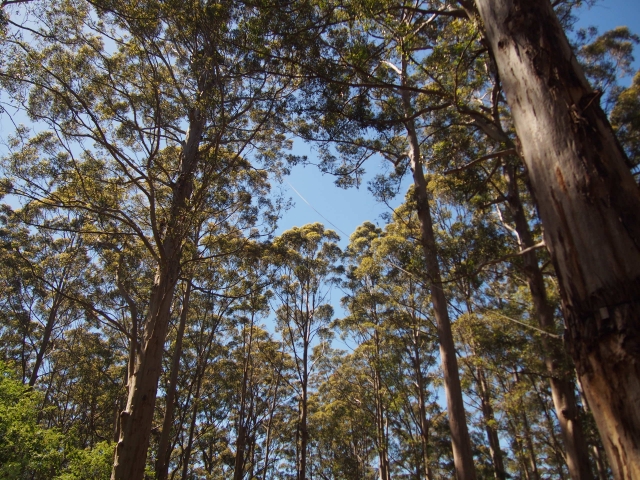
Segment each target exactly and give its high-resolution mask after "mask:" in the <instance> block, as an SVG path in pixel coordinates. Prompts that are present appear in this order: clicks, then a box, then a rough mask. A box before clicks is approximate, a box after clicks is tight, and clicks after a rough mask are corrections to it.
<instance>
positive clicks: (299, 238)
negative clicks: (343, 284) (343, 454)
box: [273, 223, 341, 480]
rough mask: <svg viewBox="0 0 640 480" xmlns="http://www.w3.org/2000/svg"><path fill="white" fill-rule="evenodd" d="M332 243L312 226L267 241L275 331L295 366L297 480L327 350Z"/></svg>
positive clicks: (332, 237) (332, 236)
mask: <svg viewBox="0 0 640 480" xmlns="http://www.w3.org/2000/svg"><path fill="white" fill-rule="evenodd" d="M338 240H339V237H338V235H337V234H336V233H335V232H334V231H332V230H325V228H324V226H323V225H322V224H320V223H313V224H309V225H305V226H303V227H300V228H298V227H294V228H293V229H291V230H287V231H286V232H284V233H283V234H282V235H280V236H278V237H276V238H275V239H274V241H273V249H274V250H273V251H274V254H275V255H274V257H275V258H274V260H275V262H274V268H275V269H276V272H277V279H276V282H275V289H274V294H275V296H276V299H277V301H278V304H279V306H278V308H277V311H276V317H277V323H278V329H279V330H280V331H281V332H282V339H283V342H284V343H285V344H286V346H287V349H288V350H289V351H290V352H291V356H292V357H293V360H294V362H295V374H296V390H297V394H298V408H299V418H298V421H297V426H296V437H295V438H296V460H297V461H296V467H297V477H296V478H297V479H298V480H305V479H306V478H307V453H308V445H309V429H308V417H309V393H310V392H309V388H310V380H311V375H312V373H313V370H314V367H315V365H316V364H317V362H318V360H320V359H321V358H322V352H323V350H324V349H326V348H328V347H327V345H326V342H327V334H328V331H327V326H328V324H329V321H330V320H331V317H332V315H333V308H332V307H331V305H329V304H328V303H327V298H328V295H329V290H328V285H329V284H330V282H331V281H332V276H333V275H334V274H335V273H336V271H337V266H336V262H337V260H338V259H339V258H340V256H341V251H340V248H339V247H338V245H337V244H336V242H337V241H338ZM316 342H318V343H316Z"/></svg>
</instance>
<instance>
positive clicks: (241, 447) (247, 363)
mask: <svg viewBox="0 0 640 480" xmlns="http://www.w3.org/2000/svg"><path fill="white" fill-rule="evenodd" d="M253 318H254V317H253V316H252V317H251V323H250V325H249V340H248V342H247V337H246V334H245V333H244V332H243V335H242V338H243V341H244V342H245V347H246V349H247V350H246V352H245V355H244V364H243V366H242V384H241V387H240V411H239V412H238V432H237V438H236V457H235V462H234V469H233V479H234V480H242V478H243V477H244V465H245V463H246V453H245V452H246V448H247V427H246V425H247V423H246V420H245V417H246V416H247V415H246V410H247V384H248V383H249V381H250V377H251V375H250V373H251V372H250V369H251V368H252V364H251V349H252V346H253ZM244 330H245V331H246V327H244ZM250 478H251V477H250Z"/></svg>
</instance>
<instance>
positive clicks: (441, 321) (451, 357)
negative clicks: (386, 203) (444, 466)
mask: <svg viewBox="0 0 640 480" xmlns="http://www.w3.org/2000/svg"><path fill="white" fill-rule="evenodd" d="M403 63H404V64H403V72H405V71H406V61H405V62H403ZM402 82H403V84H404V83H405V82H406V75H403V76H402ZM403 103H404V109H405V115H406V116H407V118H409V119H411V118H412V117H411V115H412V110H413V109H412V106H411V99H410V97H409V92H408V91H404V92H403ZM405 127H406V130H407V140H408V141H409V162H410V167H411V172H412V174H413V182H414V198H415V201H416V209H417V214H418V220H419V223H420V240H421V243H422V249H423V251H424V256H425V263H426V267H427V277H428V278H429V292H430V293H431V303H432V305H433V311H434V315H435V317H436V324H437V328H438V341H439V344H440V363H441V365H442V371H443V376H444V389H445V394H446V397H447V412H448V414H449V427H450V429H451V446H452V448H453V461H454V465H455V470H456V477H457V479H458V480H475V478H476V472H475V466H474V463H473V453H472V450H471V438H470V437H469V431H468V429H467V419H466V413H465V410H464V401H463V399H462V387H461V385H460V372H459V371H458V359H457V357H456V348H455V344H454V342H453V334H452V332H451V321H450V319H449V311H448V308H447V299H446V297H445V295H444V291H443V289H442V278H441V276H440V264H439V262H438V253H437V249H436V239H435V234H434V231H433V221H432V219H431V210H430V207H429V196H428V193H427V182H426V180H425V178H424V171H423V169H422V159H421V155H420V144H419V142H418V135H417V132H416V129H415V122H414V121H413V120H406V121H405Z"/></svg>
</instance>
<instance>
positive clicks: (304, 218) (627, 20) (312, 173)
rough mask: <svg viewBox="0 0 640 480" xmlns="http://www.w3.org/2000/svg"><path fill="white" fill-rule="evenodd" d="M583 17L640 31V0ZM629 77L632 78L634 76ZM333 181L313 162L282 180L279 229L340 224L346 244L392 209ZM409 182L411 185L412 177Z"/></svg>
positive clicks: (609, 3)
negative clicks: (283, 207) (284, 203)
mask: <svg viewBox="0 0 640 480" xmlns="http://www.w3.org/2000/svg"><path fill="white" fill-rule="evenodd" d="M579 17H580V18H579V21H578V24H577V25H576V27H577V28H585V27H588V26H592V25H593V26H596V27H598V30H599V32H600V33H602V32H605V31H607V30H610V29H612V28H615V27H618V26H623V25H626V26H628V27H629V28H630V29H631V31H632V32H634V33H637V34H640V0H600V1H599V2H598V3H597V4H596V5H594V6H593V7H591V8H590V9H586V8H583V9H582V11H581V12H580V15H579ZM636 59H640V48H638V49H637V50H636ZM635 68H636V69H639V68H640V62H639V61H638V60H636V62H635ZM627 81H628V82H629V81H630V78H628V79H627ZM295 153H296V154H300V155H305V154H306V155H307V156H308V157H309V160H310V161H311V162H314V160H315V158H316V154H315V152H314V150H313V148H312V147H311V146H310V145H305V144H304V143H302V142H296V148H295ZM383 165H384V164H383V160H378V161H376V159H371V160H369V163H368V165H365V168H366V170H367V172H368V173H369V178H371V176H373V174H375V172H376V171H379V169H380V168H381V167H382V166H383ZM333 181H334V178H333V177H331V176H329V175H322V174H321V173H320V171H319V170H318V169H317V168H316V167H314V166H313V165H310V166H306V167H302V166H297V167H295V168H294V169H293V171H292V174H291V175H290V176H289V177H288V178H287V181H285V182H284V183H283V184H282V189H283V190H284V193H285V194H288V195H290V196H291V198H292V201H293V202H294V204H295V205H294V207H293V208H291V209H290V210H289V211H287V212H286V213H285V214H284V216H283V217H282V219H281V220H280V222H279V229H278V232H277V233H280V232H282V231H284V230H287V229H290V228H292V227H294V226H301V225H304V224H306V223H312V222H321V223H324V225H325V226H326V227H327V228H332V229H334V230H335V229H336V227H337V229H339V231H338V233H339V234H340V236H341V237H342V242H341V244H342V246H346V245H347V244H348V238H346V237H347V236H348V235H350V234H351V233H352V232H353V231H354V230H355V229H356V227H357V226H358V225H360V224H362V223H363V222H365V221H367V220H369V221H371V222H373V223H376V224H378V225H380V226H382V225H383V224H384V222H383V221H382V220H381V219H380V215H381V214H382V213H384V212H388V211H389V208H388V207H387V206H386V205H382V204H379V203H377V202H376V201H375V200H374V199H373V196H372V195H371V194H370V193H369V191H368V190H367V188H366V184H363V185H362V186H361V187H360V188H359V189H355V188H351V189H349V190H343V189H341V188H338V187H336V186H335V185H334V184H333ZM406 184H407V185H409V181H408V180H407V181H406ZM291 187H293V188H295V190H297V191H298V192H299V193H300V195H302V196H303V197H304V198H305V199H306V201H307V202H309V204H311V205H312V206H313V208H312V207H311V206H309V205H308V204H306V203H305V202H304V201H303V200H302V199H301V198H300V197H299V196H298V195H297V194H296V193H295V192H294V190H293V189H292V188H291ZM402 198H403V195H399V196H398V197H397V198H396V203H395V205H394V206H397V205H398V204H399V203H400V202H401V201H402ZM314 209H315V210H317V211H314ZM318 212H319V213H318ZM323 217H324V218H323ZM331 223H332V224H333V226H332V225H331ZM342 232H345V233H346V234H347V235H344V234H343V233H342Z"/></svg>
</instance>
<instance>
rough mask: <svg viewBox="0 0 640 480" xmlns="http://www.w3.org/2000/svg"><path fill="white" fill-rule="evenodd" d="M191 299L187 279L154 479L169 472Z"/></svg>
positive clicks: (165, 479)
mask: <svg viewBox="0 0 640 480" xmlns="http://www.w3.org/2000/svg"><path fill="white" fill-rule="evenodd" d="M190 299H191V281H187V285H186V288H185V292H184V296H183V297H182V310H181V312H180V323H179V324H178V331H177V333H176V344H175V346H174V350H173V358H172V359H171V376H170V378H169V385H168V386H167V397H166V400H165V403H166V407H165V412H164V419H163V421H162V432H161V433H160V440H159V441H158V458H157V460H156V480H167V476H168V474H169V459H170V458H171V448H170V447H169V437H170V436H171V426H172V425H173V411H174V409H175V397H176V386H177V384H178V372H179V370H180V357H181V355H182V338H183V337H184V329H185V326H186V323H187V316H188V314H189V301H190Z"/></svg>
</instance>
